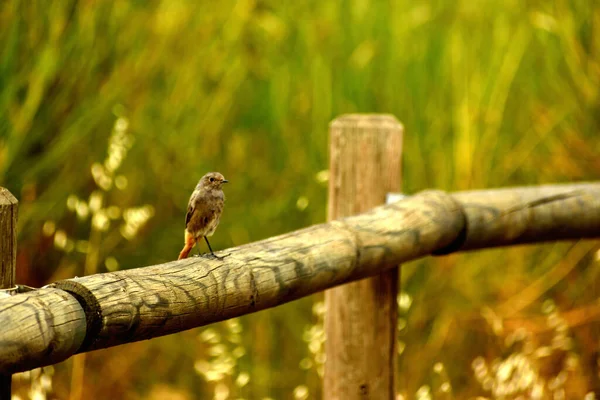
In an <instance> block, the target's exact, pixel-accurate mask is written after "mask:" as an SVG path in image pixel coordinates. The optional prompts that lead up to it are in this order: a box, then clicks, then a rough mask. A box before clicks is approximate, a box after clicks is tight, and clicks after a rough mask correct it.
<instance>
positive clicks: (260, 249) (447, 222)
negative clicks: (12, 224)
mask: <svg viewBox="0 0 600 400" xmlns="http://www.w3.org/2000/svg"><path fill="white" fill-rule="evenodd" d="M597 237H600V183H584V184H571V185H548V186H540V187H532V188H511V189H499V190H483V191H471V192H461V193H456V194H447V193H444V192H441V191H426V192H422V193H419V194H416V195H414V196H408V197H406V198H404V199H402V200H400V201H398V202H396V203H393V204H389V205H386V206H382V207H377V208H375V209H373V210H371V211H369V212H367V213H365V214H361V215H357V216H354V217H349V218H345V219H342V220H337V221H332V222H330V223H327V224H320V225H315V226H312V227H309V228H306V229H302V230H299V231H295V232H291V233H288V234H285V235H281V236H277V237H273V238H269V239H266V240H263V241H260V242H255V243H251V244H248V245H244V246H240V247H236V248H233V249H228V250H227V253H229V255H228V256H227V257H225V258H224V259H223V260H219V259H210V258H204V257H195V258H190V259H186V260H182V261H173V262H170V263H166V264H161V265H154V266H149V267H145V268H138V269H130V270H124V271H118V272H111V273H103V274H96V275H90V276H86V277H83V278H75V279H69V280H65V281H60V282H56V283H54V284H51V285H49V286H47V287H45V288H43V289H40V290H35V291H32V292H28V293H22V294H17V295H14V296H10V297H4V298H0V326H1V327H2V328H1V329H0V373H13V372H18V371H24V370H28V369H32V368H35V367H39V366H43V365H48V364H53V363H56V362H59V361H62V360H64V359H66V358H68V357H70V356H72V355H73V354H75V353H80V352H86V351H90V350H94V349H101V348H105V347H110V346H117V345H120V344H124V343H129V342H134V341H138V340H144V339H150V338H154V337H158V336H162V335H167V334H171V333H175V332H180V331H183V330H186V329H190V328H194V327H198V326H202V325H206V324H209V323H212V322H216V321H221V320H224V319H228V318H232V317H237V316H240V315H244V314H248V313H251V312H254V311H258V310H263V309H265V308H269V307H273V306H276V305H279V304H283V303H286V302H289V301H291V300H295V299H298V298H300V297H303V296H307V295H309V294H312V293H316V292H319V291H322V290H324V289H327V288H331V287H333V286H336V285H340V284H343V283H347V282H351V281H355V280H358V279H361V278H364V277H367V276H372V275H376V274H379V273H381V272H382V271H384V270H386V269H389V268H392V267H395V266H397V265H398V264H400V263H403V262H406V261H410V260H414V259H417V258H420V257H423V256H426V255H429V254H434V255H440V254H447V253H452V252H456V251H462V250H472V249H481V248H488V247H496V246H505V245H515V244H522V243H532V242H542V241H548V240H564V239H576V238H597ZM221 255H223V253H221Z"/></svg>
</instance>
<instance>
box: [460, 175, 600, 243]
mask: <svg viewBox="0 0 600 400" xmlns="http://www.w3.org/2000/svg"><path fill="white" fill-rule="evenodd" d="M453 196H454V198H455V199H456V200H457V201H458V202H459V203H460V204H461V205H462V207H463V209H464V212H465V215H466V217H467V224H468V233H469V234H468V237H467V238H466V241H465V243H464V244H463V245H462V246H461V248H460V250H472V249H482V248H489V247H498V246H508V245H511V244H517V243H518V244H525V243H540V242H544V241H549V240H557V239H561V240H565V239H579V238H594V237H600V229H599V223H600V185H599V184H598V183H578V184H563V185H542V186H535V187H528V188H504V189H493V190H479V191H467V192H460V193H456V194H455V195H453Z"/></svg>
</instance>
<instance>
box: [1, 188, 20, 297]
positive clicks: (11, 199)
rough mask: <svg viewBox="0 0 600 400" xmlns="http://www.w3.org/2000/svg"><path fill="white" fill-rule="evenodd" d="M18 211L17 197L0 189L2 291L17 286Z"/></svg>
mask: <svg viewBox="0 0 600 400" xmlns="http://www.w3.org/2000/svg"><path fill="white" fill-rule="evenodd" d="M17 210H18V202H17V199H15V196H13V195H12V194H11V193H10V192H9V191H8V190H7V189H5V188H3V187H0V289H7V288H11V287H13V286H14V285H15V264H16V259H17Z"/></svg>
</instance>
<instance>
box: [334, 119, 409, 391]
mask: <svg viewBox="0 0 600 400" xmlns="http://www.w3.org/2000/svg"><path fill="white" fill-rule="evenodd" d="M402 134H403V128H402V125H401V124H400V123H399V122H398V121H397V120H396V118H394V117H393V116H391V115H368V114H362V115H357V114H355V115H345V116H342V117H340V118H338V119H336V120H334V121H333V122H332V123H331V127H330V164H329V213H328V219H329V220H330V221H331V220H335V219H339V218H342V217H348V216H351V215H355V214H358V213H361V212H365V211H367V210H369V209H371V208H373V207H375V206H378V205H380V204H383V203H385V198H386V195H387V193H388V192H390V191H397V190H398V189H399V186H400V179H401V173H400V171H401V156H402ZM360 256H361V255H360V254H359V255H358V257H360ZM398 280H399V268H391V269H389V270H386V271H385V272H383V273H382V274H380V275H376V276H373V277H371V278H368V279H364V280H360V281H358V282H353V283H349V284H347V285H343V286H340V287H337V288H333V289H330V290H327V291H326V292H325V306H326V314H325V331H326V334H327V338H326V341H325V354H326V362H325V375H324V381H323V398H325V399H332V400H337V399H344V400H346V399H348V400H352V399H369V398H372V399H390V400H391V399H393V398H394V393H395V375H396V369H397V367H396V325H397V319H398V306H397V304H396V298H397V295H398V283H399V282H398Z"/></svg>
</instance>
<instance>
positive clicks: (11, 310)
mask: <svg viewBox="0 0 600 400" xmlns="http://www.w3.org/2000/svg"><path fill="white" fill-rule="evenodd" d="M11 316H12V317H15V318H11ZM7 317H8V318H7ZM85 321H86V318H85V313H84V312H83V309H82V308H81V306H80V305H79V303H78V302H77V300H76V299H75V297H73V296H71V295H70V294H68V293H67V292H65V291H63V290H59V289H49V288H46V289H40V290H37V291H33V292H27V293H22V294H18V295H14V296H11V297H8V298H5V299H2V300H1V301H0V326H1V328H0V329H1V332H0V338H1V339H0V358H2V360H1V361H0V365H2V370H3V371H9V372H17V371H25V370H28V369H33V368H37V367H40V366H43V365H49V364H55V363H58V362H60V361H63V360H65V359H67V358H69V357H71V356H72V355H73V354H75V353H76V352H77V350H78V349H79V348H80V347H81V344H82V343H83V339H84V338H85V333H86V326H85ZM17 360H18V362H16V363H15V364H14V365H13V366H10V365H5V363H6V362H10V361H17Z"/></svg>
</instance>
